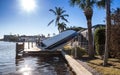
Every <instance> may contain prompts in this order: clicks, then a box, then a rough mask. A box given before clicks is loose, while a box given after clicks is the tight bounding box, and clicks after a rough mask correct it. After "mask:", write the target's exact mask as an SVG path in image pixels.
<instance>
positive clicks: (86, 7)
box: [70, 0, 95, 58]
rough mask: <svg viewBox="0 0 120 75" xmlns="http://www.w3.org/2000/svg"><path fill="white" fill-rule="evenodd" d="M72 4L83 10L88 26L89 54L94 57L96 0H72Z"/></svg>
mask: <svg viewBox="0 0 120 75" xmlns="http://www.w3.org/2000/svg"><path fill="white" fill-rule="evenodd" d="M70 3H71V5H73V6H74V5H77V6H79V7H80V8H81V9H82V10H83V11H84V15H85V17H86V20H87V26H88V48H89V50H88V54H89V57H90V58H93V57H94V47H93V36H92V16H93V5H94V4H95V0H70Z"/></svg>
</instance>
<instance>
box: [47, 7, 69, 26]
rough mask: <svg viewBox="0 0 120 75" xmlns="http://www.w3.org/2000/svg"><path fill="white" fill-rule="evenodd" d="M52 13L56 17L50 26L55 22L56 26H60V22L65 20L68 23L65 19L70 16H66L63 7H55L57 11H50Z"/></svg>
mask: <svg viewBox="0 0 120 75" xmlns="http://www.w3.org/2000/svg"><path fill="white" fill-rule="evenodd" d="M49 11H50V12H52V13H54V15H55V16H56V18H55V19H53V20H51V21H50V22H49V23H48V26H49V25H50V24H51V23H53V22H54V21H55V25H56V26H58V24H59V23H60V20H63V21H65V22H68V20H67V19H66V18H65V17H69V15H68V14H65V12H66V11H65V10H63V9H62V8H61V7H55V10H53V9H50V10H49Z"/></svg>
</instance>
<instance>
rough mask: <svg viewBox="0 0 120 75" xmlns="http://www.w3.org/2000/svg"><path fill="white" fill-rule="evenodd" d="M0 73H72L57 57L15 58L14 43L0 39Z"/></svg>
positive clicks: (18, 74) (62, 74)
mask: <svg viewBox="0 0 120 75" xmlns="http://www.w3.org/2000/svg"><path fill="white" fill-rule="evenodd" d="M0 75H73V74H72V72H71V71H69V69H68V67H67V64H66V62H65V61H64V60H63V59H62V58H59V57H40V56H39V57H38V56H37V57H35V56H34V57H32V56H27V57H22V58H20V59H17V60H16V59H15V43H13V42H3V41H0Z"/></svg>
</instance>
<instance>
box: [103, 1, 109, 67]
mask: <svg viewBox="0 0 120 75" xmlns="http://www.w3.org/2000/svg"><path fill="white" fill-rule="evenodd" d="M106 16H107V17H106V18H107V19H106V20H107V25H106V41H105V53H104V62H103V65H104V66H106V65H107V63H108V52H109V49H110V48H109V46H110V45H109V41H110V30H111V15H110V0H106Z"/></svg>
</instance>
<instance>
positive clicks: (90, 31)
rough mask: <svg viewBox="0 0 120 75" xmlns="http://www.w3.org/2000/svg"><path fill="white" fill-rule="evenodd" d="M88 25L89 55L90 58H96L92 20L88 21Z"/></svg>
mask: <svg viewBox="0 0 120 75" xmlns="http://www.w3.org/2000/svg"><path fill="white" fill-rule="evenodd" d="M87 25H88V48H89V50H88V54H89V57H90V58H94V48H93V35H92V23H91V19H89V20H87Z"/></svg>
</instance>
